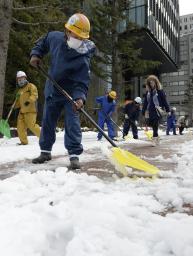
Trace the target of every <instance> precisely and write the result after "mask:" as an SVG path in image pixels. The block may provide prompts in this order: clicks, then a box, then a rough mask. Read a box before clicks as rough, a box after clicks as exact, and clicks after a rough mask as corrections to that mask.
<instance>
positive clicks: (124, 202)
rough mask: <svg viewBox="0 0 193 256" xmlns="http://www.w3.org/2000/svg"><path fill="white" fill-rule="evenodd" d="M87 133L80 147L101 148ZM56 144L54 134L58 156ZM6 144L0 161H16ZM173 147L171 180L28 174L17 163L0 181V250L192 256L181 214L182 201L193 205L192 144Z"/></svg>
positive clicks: (190, 224)
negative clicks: (17, 169) (14, 171)
mask: <svg viewBox="0 0 193 256" xmlns="http://www.w3.org/2000/svg"><path fill="white" fill-rule="evenodd" d="M94 135H95V136H96V134H93V133H88V134H87V135H84V136H85V137H84V140H85V148H86V150H88V149H89V150H90V149H95V148H96V147H99V146H100V147H102V145H103V144H98V143H96V142H95V139H96V137H95V136H94ZM60 139H61V140H60ZM62 142H63V141H62V137H60V136H59V137H58V143H57V145H55V152H57V153H60V154H61V153H63V147H62ZM9 143H10V144H7V145H4V146H3V148H4V150H5V149H6V150H8V148H9V156H5V155H2V158H3V161H4V162H6V161H7V162H8V159H9V158H10V159H11V157H12V158H13V157H14V158H16V159H18V160H19V159H20V157H21V155H19V153H18V152H17V151H18V147H16V146H15V145H13V141H11V142H9ZM11 143H12V144H11ZM30 147H31V148H30ZM36 147H37V145H35V142H34V144H33V142H32V141H31V144H30V145H29V146H27V147H26V148H25V151H23V156H24V157H26V158H28V157H29V158H30V157H32V155H33V154H34V152H33V151H35V149H36ZM105 147H106V145H105ZM19 149H20V148H19ZM1 150H2V149H1ZM93 151H94V150H93ZM93 151H92V152H93ZM179 151H180V152H181V153H183V155H182V156H180V157H178V156H177V155H175V156H174V157H173V160H175V162H176V163H177V168H176V170H175V173H172V172H171V171H170V170H168V173H167V175H170V178H168V179H156V180H152V181H149V180H145V179H137V180H132V179H128V178H124V179H118V180H115V181H114V182H112V181H111V182H110V181H103V180H100V179H98V178H97V177H95V176H88V175H86V174H75V173H72V172H66V171H67V169H66V168H64V167H60V168H58V169H56V171H55V172H51V171H38V172H36V173H33V174H31V173H29V167H28V166H23V168H22V171H20V172H19V174H18V175H15V176H13V177H12V178H9V179H6V180H3V181H0V220H1V221H0V241H1V242H0V251H1V255H3V256H13V255H14V256H77V255H78V256H117V255H120V256H128V255H129V256H171V255H175V256H190V255H193V232H192V230H193V216H191V215H188V213H185V211H184V205H190V207H191V205H192V206H193V176H192V175H193V169H192V166H191V165H192V164H191V163H192V160H193V142H192V141H189V142H188V143H184V144H183V145H182V147H181V148H180V149H179ZM7 152H8V151H7ZM103 152H106V150H105V149H103ZM1 153H2V152H1ZM17 153H18V154H17ZM36 153H37V152H36ZM63 154H64V153H63ZM86 154H87V153H86ZM6 157H7V158H6ZM98 157H99V156H98V155H97V154H93V155H92V157H91V158H98ZM87 159H89V154H88V158H87ZM158 159H161V156H158ZM162 160H163V161H166V162H169V160H168V159H164V158H163V159H162Z"/></svg>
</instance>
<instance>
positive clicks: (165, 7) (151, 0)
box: [128, 0, 179, 65]
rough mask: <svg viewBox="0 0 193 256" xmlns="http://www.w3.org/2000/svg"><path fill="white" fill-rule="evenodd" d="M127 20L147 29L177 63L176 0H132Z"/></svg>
mask: <svg viewBox="0 0 193 256" xmlns="http://www.w3.org/2000/svg"><path fill="white" fill-rule="evenodd" d="M128 17H129V20H130V21H132V22H134V23H136V24H138V25H139V26H140V27H144V28H146V29H148V30H149V32H150V33H151V34H152V36H153V37H154V39H156V41H157V42H158V43H159V45H160V46H161V47H162V48H163V50H164V51H165V52H166V54H167V55H169V57H170V58H171V60H172V61H173V62H174V63H175V64H176V65H177V63H178V53H179V3H178V0H132V1H131V5H130V9H129V10H128Z"/></svg>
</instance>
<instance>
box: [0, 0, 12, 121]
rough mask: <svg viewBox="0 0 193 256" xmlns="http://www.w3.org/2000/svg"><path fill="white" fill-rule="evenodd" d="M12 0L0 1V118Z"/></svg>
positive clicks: (0, 115) (0, 114)
mask: <svg viewBox="0 0 193 256" xmlns="http://www.w3.org/2000/svg"><path fill="white" fill-rule="evenodd" d="M12 4H13V1H12V0H0V118H1V117H2V113H3V103H4V92H5V70H6V62H7V51H8V44H9V32H10V29H11V18H12Z"/></svg>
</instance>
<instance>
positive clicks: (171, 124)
mask: <svg viewBox="0 0 193 256" xmlns="http://www.w3.org/2000/svg"><path fill="white" fill-rule="evenodd" d="M170 130H172V131H173V135H176V108H175V107H173V108H172V109H171V114H170V115H168V116H167V129H166V135H170Z"/></svg>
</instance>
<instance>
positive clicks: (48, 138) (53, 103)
mask: <svg viewBox="0 0 193 256" xmlns="http://www.w3.org/2000/svg"><path fill="white" fill-rule="evenodd" d="M62 110H64V129H65V134H64V146H65V148H66V149H67V150H68V154H69V155H80V154H81V153H82V152H83V146H82V144H81V140H82V132H81V128H80V120H79V113H78V112H77V111H74V110H73V108H72V103H71V102H69V101H68V100H67V99H64V97H63V98H60V99H55V98H52V97H50V98H48V99H46V101H45V104H44V112H43V120H42V129H41V134H40V141H39V145H40V149H41V151H48V152H51V150H52V146H53V144H54V142H55V140H56V134H55V130H56V125H57V121H58V119H59V116H60V114H61V112H62Z"/></svg>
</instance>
